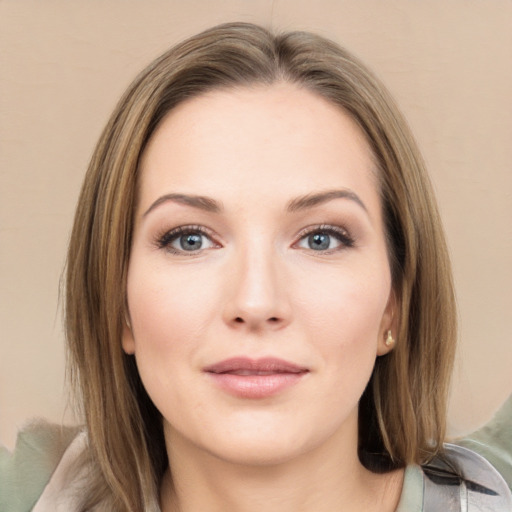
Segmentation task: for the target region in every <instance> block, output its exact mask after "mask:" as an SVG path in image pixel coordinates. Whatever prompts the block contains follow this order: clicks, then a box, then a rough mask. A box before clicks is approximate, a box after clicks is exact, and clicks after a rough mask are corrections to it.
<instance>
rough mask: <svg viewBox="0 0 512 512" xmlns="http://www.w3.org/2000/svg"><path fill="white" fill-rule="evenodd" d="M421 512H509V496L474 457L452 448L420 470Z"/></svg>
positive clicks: (485, 465)
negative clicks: (421, 488) (421, 484)
mask: <svg viewBox="0 0 512 512" xmlns="http://www.w3.org/2000/svg"><path fill="white" fill-rule="evenodd" d="M423 475H424V476H423V487H424V489H423V490H424V492H423V511H424V512H512V494H511V493H510V489H509V488H508V485H507V483H506V482H505V480H504V479H503V478H502V476H501V475H500V474H499V473H498V471H496V469H495V468H494V467H493V466H492V465H491V464H490V463H489V462H488V461H487V460H485V459H484V458H483V457H481V456H480V455H478V454H477V453H475V452H473V451H471V450H468V449H467V448H462V447H461V446H456V445H452V444H446V445H445V453H444V454H443V456H442V457H437V458H435V459H434V460H433V461H432V462H430V463H429V464H427V465H425V466H424V467H423Z"/></svg>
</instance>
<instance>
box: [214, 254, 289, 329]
mask: <svg viewBox="0 0 512 512" xmlns="http://www.w3.org/2000/svg"><path fill="white" fill-rule="evenodd" d="M281 270H282V269H281ZM228 282H229V287H228V288H229V292H228V300H227V302H226V305H225V309H224V320H225V322H226V323H228V324H229V325H230V326H231V327H233V328H238V329H246V330H248V331H253V332H256V331H264V330H278V329H281V328H283V327H285V326H286V325H288V324H289V323H290V320H291V307H290V303H289V301H288V296H287V289H286V284H285V283H286V277H285V276H284V275H283V273H282V271H280V265H279V262H278V258H277V256H276V255H275V254H273V253H272V251H270V250H269V251H266V252H264V251H261V250H260V251H258V252H256V251H254V250H250V249H249V250H245V251H241V254H239V255H237V261H236V262H235V263H234V265H233V266H232V267H231V269H230V273H229V276H228Z"/></svg>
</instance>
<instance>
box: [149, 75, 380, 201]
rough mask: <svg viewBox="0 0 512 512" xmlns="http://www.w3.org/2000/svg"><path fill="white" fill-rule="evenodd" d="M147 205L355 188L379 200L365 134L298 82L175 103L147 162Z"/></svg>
mask: <svg viewBox="0 0 512 512" xmlns="http://www.w3.org/2000/svg"><path fill="white" fill-rule="evenodd" d="M140 187H141V190H140V198H141V206H142V207H144V203H147V202H149V201H152V200H154V199H155V198H156V197H157V196H158V195H161V194H164V193H171V192H182V193H195V194H201V195H208V196H213V197H218V198H219V199H221V200H222V199H224V198H226V199H229V197H228V196H230V193H231V196H236V197H238V198H239V199H240V200H242V199H244V198H250V197H256V196H259V197H267V198H268V199H271V198H275V199H276V200H279V199H282V200H283V201H287V200H288V199H289V198H290V197H292V196H294V195H301V194H307V193H309V192H311V191H312V190H315V191H318V190H324V189H327V188H349V189H351V190H354V191H355V192H356V193H357V194H362V195H363V196H365V197H366V200H367V201H369V202H370V203H372V202H375V201H377V202H378V193H377V180H376V171H375V165H374V163H373V158H372V154H371V151H370V149H369V145H368V143H367V142H366V139H365V136H364V134H363V133H362V131H361V129H360V128H359V127H358V125H357V124H356V123H355V121H354V120H353V119H352V118H351V117H350V116H349V115H348V114H347V113H346V112H344V111H343V110H342V109H341V108H340V107H338V106H336V105H334V104H333V103H331V102H329V101H327V100H326V99H324V98H322V97H320V96H319V95H317V94H315V93H312V92H311V91H308V90H306V89H304V88H300V87H298V86H296V85H293V84H288V83H278V84H273V85H270V86H253V87H242V88H236V89H228V90H215V91H212V92H209V93H206V94H203V95H201V96H198V97H196V98H193V99H191V100H188V101H186V102H183V103H181V104H180V105H178V106H177V107H176V108H175V109H173V110H172V111H171V112H170V113H169V114H168V115H167V116H166V117H165V118H164V120H163V121H162V123H161V124H160V125H159V127H158V128H157V130H156V131H155V133H154V134H153V136H152V137H151V139H150V141H149V143H148V145H147V147H146V149H145V151H144V154H143V157H142V160H141V183H140Z"/></svg>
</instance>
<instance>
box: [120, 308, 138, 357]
mask: <svg viewBox="0 0 512 512" xmlns="http://www.w3.org/2000/svg"><path fill="white" fill-rule="evenodd" d="M121 344H122V346H123V350H124V351H125V353H126V354H128V355H132V354H135V339H134V337H133V330H132V324H131V321H130V315H129V314H128V312H126V313H125V315H124V322H123V335H122V340H121Z"/></svg>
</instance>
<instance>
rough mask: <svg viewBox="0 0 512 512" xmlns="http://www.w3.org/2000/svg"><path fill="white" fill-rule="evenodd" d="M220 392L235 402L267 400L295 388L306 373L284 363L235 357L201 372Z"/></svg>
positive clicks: (269, 358) (288, 363) (271, 359)
mask: <svg viewBox="0 0 512 512" xmlns="http://www.w3.org/2000/svg"><path fill="white" fill-rule="evenodd" d="M204 372H205V373H206V374H207V375H208V376H209V377H210V378H211V379H212V381H213V382H214V383H215V384H216V385H217V386H218V387H220V388H221V389H222V390H223V391H225V392H227V393H229V394H231V395H234V396H236V397H238V398H252V399H256V398H268V397H271V396H273V395H276V394H278V393H280V392H282V391H284V390H285V389H287V388H289V387H291V386H293V385H295V384H297V383H298V382H300V380H302V378H303V377H304V376H305V375H306V374H307V373H309V370H308V369H307V368H305V367H302V366H299V365H296V364H294V363H291V362H289V361H285V360H283V359H277V358H273V357H265V358H262V359H251V358H248V357H234V358H231V359H226V360H224V361H220V362H218V363H215V364H213V365H210V366H207V367H206V368H204Z"/></svg>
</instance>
